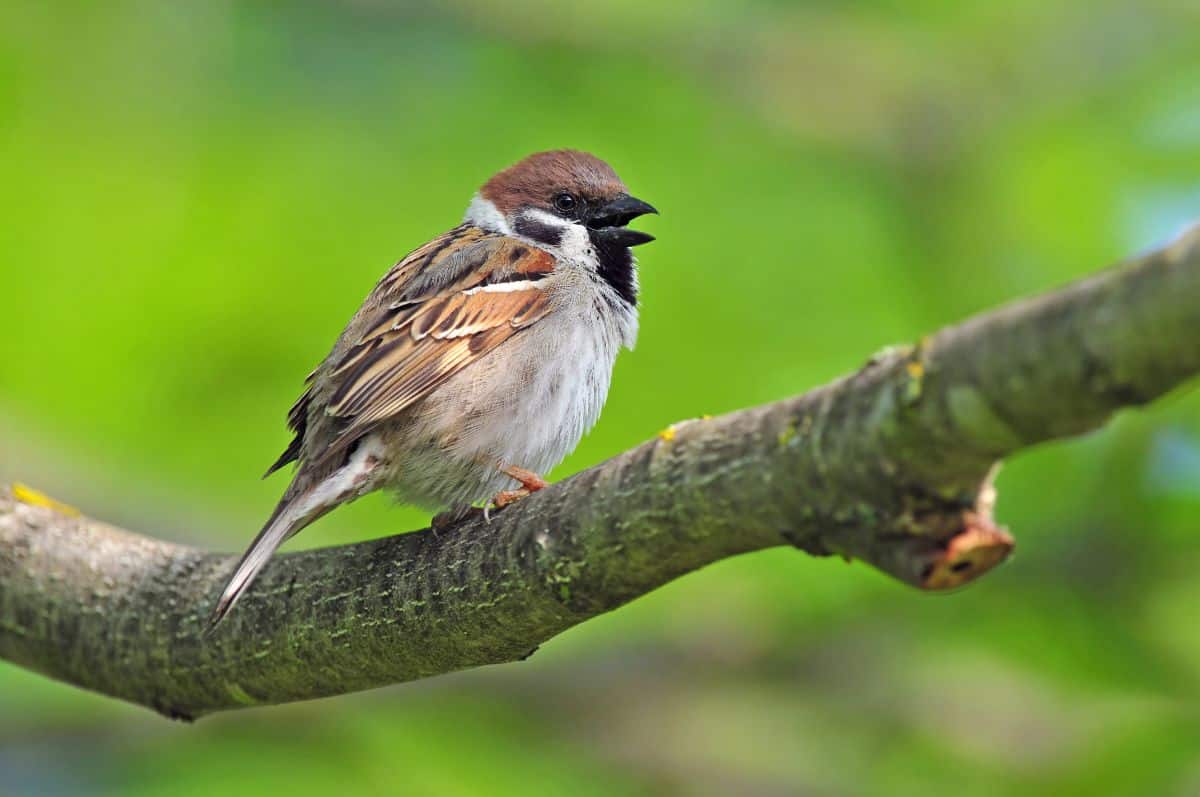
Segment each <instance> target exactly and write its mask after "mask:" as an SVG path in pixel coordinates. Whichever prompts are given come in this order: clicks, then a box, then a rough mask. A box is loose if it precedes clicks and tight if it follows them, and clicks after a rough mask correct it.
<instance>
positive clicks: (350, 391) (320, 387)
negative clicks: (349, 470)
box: [272, 225, 554, 471]
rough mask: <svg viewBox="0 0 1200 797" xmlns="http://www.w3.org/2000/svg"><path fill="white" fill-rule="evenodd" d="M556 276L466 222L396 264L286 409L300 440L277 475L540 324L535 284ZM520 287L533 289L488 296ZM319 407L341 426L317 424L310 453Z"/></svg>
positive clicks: (550, 264)
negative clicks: (309, 440)
mask: <svg viewBox="0 0 1200 797" xmlns="http://www.w3.org/2000/svg"><path fill="white" fill-rule="evenodd" d="M553 270H554V258H553V257H552V256H551V255H549V254H548V253H547V252H544V251H542V250H540V249H536V248H532V247H529V246H527V245H525V244H522V243H521V242H519V241H516V240H514V239H512V238H506V237H503V236H498V235H495V234H492V233H487V232H485V231H483V230H480V229H479V228H477V227H473V226H469V225H463V226H460V227H457V228H455V229H454V230H451V231H450V232H448V233H446V234H445V235H443V236H441V237H439V238H437V239H434V240H433V241H430V242H429V243H428V244H426V245H425V246H423V247H421V248H420V249H417V250H416V251H414V252H413V253H412V254H410V255H409V256H408V257H406V258H404V260H402V261H401V262H399V263H397V264H396V265H395V266H394V267H393V268H392V269H391V270H390V271H389V272H388V273H387V274H386V275H385V276H384V277H383V279H382V280H380V282H379V284H378V285H377V286H376V287H375V290H374V291H372V293H371V295H370V296H369V297H368V298H367V300H366V302H364V304H363V307H362V309H360V310H359V312H358V314H357V315H356V316H355V317H354V319H353V320H351V322H350V324H349V325H348V326H347V327H346V330H345V332H343V333H342V337H341V339H340V340H339V341H338V344H337V345H336V346H335V347H334V350H333V351H332V352H331V353H330V355H329V357H328V358H326V360H325V361H324V362H323V363H322V364H321V365H320V366H318V368H317V370H316V371H314V372H313V374H311V375H310V377H309V387H308V389H307V390H306V391H305V393H304V395H302V396H301V397H300V399H299V400H298V401H297V402H296V404H295V405H294V406H293V408H292V410H291V412H290V413H289V418H288V420H289V426H291V427H292V429H293V430H294V431H295V432H296V439H295V440H293V441H292V444H291V445H290V446H289V447H288V449H287V451H285V452H284V454H283V456H281V457H280V459H279V461H278V462H276V463H275V465H273V466H272V471H273V470H275V469H277V468H279V467H282V466H283V465H284V464H286V463H287V462H290V461H292V460H295V459H297V458H299V457H304V456H308V457H320V456H321V455H322V454H323V453H324V452H325V451H331V450H336V449H339V448H341V447H342V446H343V445H347V444H349V443H350V442H352V441H353V440H354V439H356V438H357V437H359V436H361V435H362V434H363V433H364V432H365V431H366V430H367V429H368V428H370V427H371V426H373V425H374V424H376V423H379V422H380V421H382V420H384V419H386V418H388V417H391V416H394V415H396V414H397V413H400V412H402V411H403V410H404V409H406V408H407V407H410V406H412V405H413V404H414V403H416V402H417V401H419V400H420V399H421V398H423V397H424V396H426V395H428V394H429V393H430V392H431V391H432V390H434V389H435V388H437V386H438V385H440V384H442V382H444V381H445V380H446V379H448V378H450V377H451V376H453V375H454V374H455V373H458V372H459V371H461V370H462V369H463V368H465V367H467V366H468V365H469V364H470V363H472V362H474V361H475V360H477V359H479V358H480V357H482V356H484V355H485V354H487V353H488V352H489V351H491V350H492V349H493V348H495V347H496V346H498V345H499V344H501V343H502V342H504V341H505V340H507V339H509V338H510V337H512V336H513V335H515V334H518V333H519V332H520V331H521V330H522V329H525V328H527V327H529V326H530V325H532V324H534V323H536V322H537V321H539V320H540V319H542V318H544V317H545V316H546V315H547V314H548V313H549V312H550V305H549V301H548V295H547V294H546V292H545V291H543V290H542V288H541V286H540V285H538V284H537V281H538V280H540V279H541V278H542V277H545V276H547V275H549V274H550V273H551V272H553ZM521 281H529V283H530V284H529V285H528V286H525V287H522V288H518V289H516V290H512V289H506V290H496V289H492V290H488V286H498V285H502V284H508V285H511V284H512V283H514V282H521ZM318 411H319V412H320V415H321V416H324V417H326V418H329V420H330V421H335V422H336V423H335V425H334V426H333V427H330V425H329V423H328V422H325V423H322V422H321V421H320V420H317V424H318V426H320V427H322V428H323V429H327V430H330V431H332V434H325V433H321V434H318V438H319V442H318V443H317V445H316V446H315V449H317V450H312V451H309V450H307V447H306V445H305V436H306V434H308V432H309V426H310V419H313V418H314V416H313V414H312V413H314V412H318ZM317 417H320V416H317ZM333 430H336V431H333Z"/></svg>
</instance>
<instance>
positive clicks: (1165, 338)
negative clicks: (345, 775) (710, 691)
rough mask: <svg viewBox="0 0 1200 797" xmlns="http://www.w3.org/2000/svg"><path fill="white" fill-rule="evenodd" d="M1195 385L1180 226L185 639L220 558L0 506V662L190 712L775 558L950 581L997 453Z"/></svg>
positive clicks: (962, 568)
mask: <svg viewBox="0 0 1200 797" xmlns="http://www.w3.org/2000/svg"><path fill="white" fill-rule="evenodd" d="M1198 371H1200V228H1197V229H1193V231H1192V232H1190V233H1189V234H1187V235H1185V236H1183V237H1182V238H1180V239H1179V240H1178V241H1176V242H1175V243H1174V244H1172V245H1170V246H1168V247H1166V248H1164V249H1161V250H1157V251H1153V252H1150V253H1148V254H1145V255H1142V256H1138V257H1135V258H1133V259H1132V260H1130V261H1129V262H1127V263H1125V264H1124V265H1122V266H1119V267H1117V268H1115V269H1112V270H1109V271H1107V272H1104V273H1101V274H1099V275H1097V276H1094V277H1092V278H1090V279H1086V280H1084V281H1082V282H1079V283H1076V284H1074V285H1071V286H1068V287H1066V288H1064V289H1062V290H1059V291H1056V292H1053V293H1050V294H1047V295H1044V296H1041V297H1038V298H1035V299H1031V300H1026V301H1022V302H1017V303H1015V304H1012V305H1009V306H1007V307H1004V308H1001V309H999V310H996V311H993V312H990V313H986V314H984V315H980V316H978V317H975V318H972V319H970V320H968V321H966V322H965V323H962V324H959V325H957V326H953V327H949V328H947V329H944V330H942V331H941V332H939V333H937V334H936V335H933V336H931V337H929V338H926V339H923V340H921V341H920V342H918V343H917V344H915V345H912V346H900V347H895V348H891V349H888V350H886V351H884V352H882V353H880V354H878V355H876V356H875V357H873V358H871V360H870V361H869V362H868V363H866V364H865V365H864V366H863V367H862V368H861V369H860V370H859V371H858V372H857V373H854V374H852V375H850V376H847V377H845V378H843V379H840V380H838V381H836V382H834V383H832V384H830V385H826V386H825V387H821V388H818V389H816V390H814V391H812V392H810V393H807V394H805V395H802V396H797V397H795V398H790V399H786V400H783V401H779V402H776V403H773V404H768V405H765V406H761V407H754V408H751V409H746V410H742V411H739V412H734V413H731V414H729V415H724V416H721V417H716V418H705V419H696V420H691V421H686V422H683V423H680V424H677V425H675V426H673V427H671V428H670V429H668V430H666V431H664V432H663V433H662V434H660V435H659V436H657V437H656V438H655V439H653V440H650V441H649V442H647V443H644V444H643V445H641V446H638V447H637V448H635V449H633V450H631V451H627V452H625V453H624V454H621V455H619V456H617V457H615V458H613V459H611V460H609V461H608V462H605V463H603V464H600V465H597V466H596V467H594V468H592V469H590V470H588V471H585V472H583V473H580V474H578V475H576V476H574V477H572V478H570V479H566V480H565V481H563V482H560V483H558V484H555V485H553V486H552V487H550V488H548V489H546V490H544V491H542V492H540V493H538V494H536V495H534V496H532V497H531V498H528V499H526V500H524V501H521V502H518V503H517V504H515V505H513V506H510V507H508V508H506V509H504V510H503V511H501V512H497V513H494V514H493V516H492V518H491V521H490V522H485V521H484V519H483V518H475V519H472V520H469V521H466V522H464V523H462V524H461V525H458V526H456V527H454V528H452V529H449V530H443V531H440V532H438V533H435V532H433V531H431V530H424V531H418V532H413V533H409V534H401V535H398V536H394V537H388V538H385V539H378V540H372V541H370V542H363V543H358V544H355V545H346V546H341V547H336V548H325V549H320V550H310V551H303V552H299V553H289V554H283V555H281V556H279V557H277V558H276V559H275V560H274V561H273V562H272V563H271V565H269V566H268V568H267V569H266V571H265V572H264V573H263V575H262V577H261V578H260V579H259V580H258V582H257V583H256V584H255V585H254V587H253V588H252V589H251V590H250V592H249V593H248V594H247V595H246V596H245V598H244V599H243V600H242V601H241V603H240V604H239V605H238V606H237V608H236V609H235V610H234V612H233V613H232V614H231V616H230V617H229V619H228V620H227V621H226V622H225V623H224V624H223V625H221V626H219V627H218V628H217V629H216V631H215V632H214V633H212V634H211V635H207V636H206V634H205V629H206V618H207V615H208V612H209V610H210V608H211V607H212V605H213V602H214V601H215V600H216V597H217V594H218V592H219V591H220V589H221V586H222V584H223V582H224V580H225V579H226V577H227V576H228V575H229V573H230V570H231V569H232V567H233V565H234V562H235V559H236V557H234V556H231V555H227V554H214V553H206V552H203V551H199V550H195V549H192V548H187V547H184V546H180V545H174V544H171V543H168V542H162V541H158V540H154V539H150V538H147V537H143V536H139V535H137V534H133V533H131V532H128V531H123V530H121V529H117V528H113V527H112V526H108V525H105V524H104V523H100V522H98V521H95V520H90V519H88V518H86V517H82V516H78V515H76V514H74V513H72V512H70V511H68V509H67V508H64V507H61V506H59V505H56V504H55V503H54V502H52V501H48V500H45V499H43V498H41V497H39V496H37V495H36V494H33V493H30V492H28V491H21V490H8V491H3V492H0V657H3V658H5V659H8V660H9V661H12V662H15V663H17V664H20V665H22V666H25V667H28V668H30V669H33V670H36V671H38V672H41V673H44V674H46V675H49V676H51V677H54V678H59V679H61V680H64V681H67V682H69V683H72V684H76V685H78V686H82V687H85V688H88V689H93V690H96V691H98V692H102V693H104V694H107V695H112V696H114V697H119V698H122V699H125V700H129V701H132V702H135V703H139V704H142V705H145V706H149V707H152V708H154V709H156V710H158V711H160V712H162V713H164V714H167V715H169V716H175V717H188V718H190V717H197V716H199V715H202V714H207V713H210V712H214V711H219V710H222V709H230V708H238V707H242V706H250V705H260V704H269V703H281V702H285V701H289V700H302V699H305V698H313V697H319V696H323V695H334V694H339V693H343V692H350V691H354V690H359V689H369V688H371V687H376V686H381V685H384V684H390V683H395V682H398V681H407V680H412V679H416V678H424V677H427V676H431V675H437V674H439V673H446V672H450V671H452V670H459V669H462V668H465V667H475V666H479V665H482V664H493V663H498V662H507V661H514V660H518V659H523V658H525V657H527V656H528V655H529V654H530V653H532V652H533V651H534V650H535V649H536V648H537V646H538V645H540V644H541V643H542V642H544V641H545V640H547V639H549V638H551V637H553V636H554V635H556V634H558V633H560V632H561V631H563V630H564V629H567V628H570V627H571V626H573V625H575V624H577V623H580V622H582V621H584V620H586V619H588V618H589V617H593V616H595V615H597V614H599V613H601V612H606V611H608V610H610V609H614V608H616V607H618V606H620V605H622V604H623V603H626V602H627V601H630V600H632V599H633V598H636V597H638V596H639V595H643V594H645V593H647V592H649V591H650V590H653V589H654V588H655V587H658V586H660V585H661V584H664V583H666V582H668V581H670V580H672V579H674V578H677V577H678V576H681V575H683V574H684V573H688V572H691V571H693V570H696V569H698V568H700V567H703V566H704V565H706V564H708V563H710V562H714V561H717V560H719V559H723V558H725V557H728V556H733V555H735V554H740V553H746V552H748V551H756V550H759V549H763V548H770V547H772V546H777V545H793V546H796V547H798V548H801V549H803V550H805V551H807V552H809V553H813V554H840V555H842V556H845V557H850V558H853V559H860V560H863V561H865V562H868V563H870V564H871V565H874V566H875V567H877V568H880V569H881V570H884V571H886V572H887V573H890V574H892V575H893V576H895V577H897V578H899V579H900V580H902V581H904V582H907V583H909V584H912V585H915V586H918V587H921V588H924V589H943V588H948V587H953V586H957V585H959V584H962V583H964V582H966V581H969V580H971V579H973V578H975V577H977V576H979V575H980V574H982V573H984V572H986V571H987V570H989V569H990V568H991V567H993V566H994V565H996V564H997V563H999V562H1000V561H1002V560H1003V559H1004V557H1005V556H1006V555H1007V554H1008V552H1009V550H1010V549H1011V546H1012V540H1011V538H1010V537H1009V536H1008V535H1007V534H1006V533H1005V532H1004V531H1003V530H1000V529H998V528H996V527H995V526H993V524H992V521H991V503H992V500H993V497H994V491H993V490H992V487H991V483H990V474H991V472H992V470H993V468H994V467H995V464H996V463H997V462H998V461H999V460H1000V459H1001V458H1002V457H1004V456H1006V455H1008V454H1011V453H1012V452H1014V451H1018V450H1020V449H1023V448H1026V447H1028V446H1031V445H1034V444H1036V443H1040V442H1043V441H1046V440H1053V439H1056V438H1062V437H1067V436H1071V435H1076V434H1079V433H1082V432H1086V431H1088V430H1090V429H1094V428H1096V427H1097V426H1099V425H1101V424H1103V423H1104V422H1105V420H1106V419H1107V418H1108V417H1109V415H1110V414H1111V413H1112V412H1113V411H1115V410H1117V409H1119V408H1121V407H1125V406H1130V405H1138V404H1143V403H1145V402H1148V401H1150V400H1151V399H1154V398H1155V397H1157V396H1160V395H1162V394H1163V393H1165V392H1166V391H1168V390H1170V389H1172V388H1173V387H1175V386H1176V385H1178V384H1180V383H1181V382H1182V381H1184V380H1186V379H1187V378H1188V377H1190V376H1192V375H1194V374H1196V373H1197V372H1198ZM797 588H798V589H800V588H802V587H799V586H798V587H797Z"/></svg>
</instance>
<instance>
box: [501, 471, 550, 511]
mask: <svg viewBox="0 0 1200 797" xmlns="http://www.w3.org/2000/svg"><path fill="white" fill-rule="evenodd" d="M500 472H501V473H503V474H504V475H506V476H509V477H510V478H512V479H515V480H516V481H519V482H520V483H521V487H520V489H518V490H502V491H500V492H498V493H496V496H495V497H494V498H493V499H492V506H494V507H496V508H497V509H503V508H504V507H506V506H508V505H509V504H511V503H512V502H513V501H519V500H521V499H522V498H524V497H526V496H527V495H530V494H531V493H536V492H537V491H538V490H540V489H542V488H543V487H545V486H546V480H545V479H543V478H542V477H541V476H538V475H537V474H536V473H534V472H533V471H531V470H525V469H524V468H518V467H514V466H512V465H506V466H504V467H503V468H501V469H500Z"/></svg>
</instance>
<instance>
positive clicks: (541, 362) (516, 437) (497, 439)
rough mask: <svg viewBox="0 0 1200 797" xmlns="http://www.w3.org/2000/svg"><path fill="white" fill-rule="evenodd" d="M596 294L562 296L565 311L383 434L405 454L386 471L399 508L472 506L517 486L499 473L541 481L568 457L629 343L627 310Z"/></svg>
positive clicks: (632, 324) (631, 319)
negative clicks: (567, 299) (508, 470)
mask: <svg viewBox="0 0 1200 797" xmlns="http://www.w3.org/2000/svg"><path fill="white" fill-rule="evenodd" d="M603 289H605V288H604V287H603V286H597V287H596V289H595V291H594V292H593V291H591V290H589V291H587V292H580V291H571V295H572V296H577V297H578V298H575V299H573V300H572V302H571V304H570V305H569V306H563V307H560V308H559V309H558V310H556V311H555V312H554V313H552V314H551V315H550V316H549V317H547V318H546V319H544V320H543V321H541V322H539V323H537V324H535V325H534V326H533V327H530V328H529V329H527V330H524V331H523V332H521V333H520V334H518V335H515V336H514V337H512V338H510V339H509V340H508V341H506V342H505V343H503V344H501V345H500V346H499V347H497V348H496V350H495V351H493V352H491V353H489V354H488V355H487V356H485V357H483V358H482V359H480V360H478V361H477V362H475V363H472V364H471V365H470V366H468V367H467V368H466V369H464V370H463V371H462V372H460V373H459V374H456V375H455V376H454V377H451V378H450V379H449V380H448V381H447V382H446V383H445V384H444V385H442V386H441V387H439V388H438V389H437V390H435V391H434V392H433V393H431V394H430V396H429V397H428V398H427V399H426V400H424V401H423V402H422V403H421V405H420V406H419V408H417V411H416V413H415V414H414V416H412V417H410V418H409V419H408V420H407V422H406V423H404V424H403V426H397V427H396V428H393V429H391V430H387V432H385V433H386V434H387V435H388V436H389V437H392V439H393V440H394V441H395V443H396V445H395V447H393V448H392V450H393V451H395V450H401V451H406V452H407V455H406V456H405V458H404V459H403V460H401V461H397V462H393V463H391V465H392V467H390V468H389V471H391V474H390V478H389V479H388V481H389V482H390V484H391V486H392V487H393V488H394V489H395V490H396V492H397V493H398V497H399V498H400V499H401V500H402V501H405V502H407V503H414V504H417V505H421V506H426V507H430V508H441V507H445V506H452V505H458V504H465V503H470V502H473V501H478V500H480V499H483V498H488V497H490V496H491V495H493V494H494V493H495V492H497V491H498V490H502V489H510V488H512V487H515V486H516V484H515V482H513V480H512V479H510V478H509V477H507V476H505V475H503V474H500V473H498V472H497V468H498V467H500V466H503V465H515V466H516V467H519V468H524V469H526V470H531V471H534V472H535V473H545V472H547V471H548V470H550V469H551V468H553V467H554V466H555V465H557V464H558V463H559V462H561V461H562V459H563V458H564V457H565V456H566V455H567V454H569V453H570V452H571V451H572V450H574V448H575V446H576V445H578V443H579V440H580V439H581V438H582V437H583V435H584V434H585V433H586V432H587V431H588V430H589V429H591V428H592V426H593V425H594V424H595V423H596V420H597V419H598V418H599V417H600V411H601V409H602V408H603V406H604V400H605V398H606V397H607V396H608V388H609V384H610V383H611V379H612V369H613V364H614V362H615V360H616V357H617V352H618V351H619V350H620V348H621V346H622V345H623V344H624V345H632V342H633V336H634V335H635V334H636V323H637V320H636V311H635V310H634V309H633V308H628V307H619V306H615V305H613V304H612V303H611V302H610V301H609V300H608V298H606V297H605V296H603V295H602V294H601V290H603ZM389 447H391V446H389Z"/></svg>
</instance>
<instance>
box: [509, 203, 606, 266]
mask: <svg viewBox="0 0 1200 797" xmlns="http://www.w3.org/2000/svg"><path fill="white" fill-rule="evenodd" d="M522 216H523V217H524V218H526V219H529V220H530V221H533V222H534V223H536V224H540V225H542V226H545V227H552V228H554V229H556V230H558V232H559V234H560V238H559V242H558V245H557V246H547V245H546V244H544V243H538V242H536V241H535V242H534V243H537V245H538V246H541V247H542V248H543V249H546V250H547V251H551V252H556V253H558V254H559V255H560V256H561V257H563V258H565V259H567V260H575V261H578V262H581V263H594V262H595V259H596V255H595V252H593V251H592V239H591V238H590V237H589V236H588V231H587V227H585V226H583V225H582V224H580V223H578V222H574V221H567V220H566V219H563V218H559V217H558V216H555V215H554V214H553V213H547V212H546V211H544V210H541V209H540V208H529V209H528V210H526V211H525V212H524V213H523V214H522Z"/></svg>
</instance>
